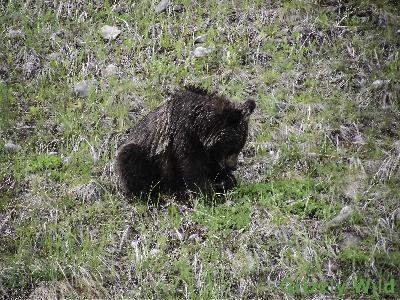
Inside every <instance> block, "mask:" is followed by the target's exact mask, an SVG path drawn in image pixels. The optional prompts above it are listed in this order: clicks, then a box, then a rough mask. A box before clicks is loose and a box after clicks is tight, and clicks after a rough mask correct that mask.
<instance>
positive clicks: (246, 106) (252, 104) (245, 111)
mask: <svg viewBox="0 0 400 300" xmlns="http://www.w3.org/2000/svg"><path fill="white" fill-rule="evenodd" d="M255 108H256V101H254V100H253V99H249V100H247V101H246V102H245V103H243V104H242V105H241V111H242V116H243V119H244V120H245V121H247V120H249V118H250V115H251V114H252V113H253V111H254V109H255Z"/></svg>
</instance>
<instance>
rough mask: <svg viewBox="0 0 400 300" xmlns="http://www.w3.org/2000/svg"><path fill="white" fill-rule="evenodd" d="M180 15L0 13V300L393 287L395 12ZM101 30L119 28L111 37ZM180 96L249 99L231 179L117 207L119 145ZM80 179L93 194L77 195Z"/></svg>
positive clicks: (144, 5) (208, 10)
mask: <svg viewBox="0 0 400 300" xmlns="http://www.w3.org/2000/svg"><path fill="white" fill-rule="evenodd" d="M181 3H182V4H183V5H184V7H185V10H184V11H183V12H181V13H177V12H164V13H162V14H158V15H157V14H155V13H154V6H155V5H156V3H153V2H151V1H136V2H134V3H133V2H132V3H131V2H118V4H114V2H113V1H105V2H104V3H98V4H97V3H92V2H88V1H86V2H83V3H81V4H80V5H79V6H78V5H75V4H71V3H67V2H62V1H61V2H58V3H57V4H52V3H49V2H46V3H44V2H42V1H36V2H35V3H31V2H27V3H26V2H23V1H9V2H4V3H1V4H0V38H1V41H2V42H1V43H0V115H1V118H0V298H17V297H22V298H24V297H28V296H29V295H31V296H32V297H33V296H36V297H37V298H46V297H48V298H56V297H61V298H62V297H65V298H74V299H75V298H82V299H83V298H133V299H139V298H140V299H146V298H166V299H176V298H189V299H227V298H263V299H278V298H284V297H288V298H295V297H299V298H302V297H305V298H307V297H309V298H311V295H304V293H303V294H302V293H301V292H299V291H297V292H298V293H297V294H290V293H289V294H288V293H287V291H285V289H282V288H281V286H282V280H283V279H284V278H291V279H293V280H298V281H301V280H308V281H310V282H311V281H312V282H324V281H326V280H330V281H331V282H335V283H339V282H342V283H343V282H345V283H350V281H349V280H350V279H349V278H353V277H354V276H358V277H362V278H370V279H371V280H375V281H378V280H379V279H380V278H382V279H383V280H390V278H395V279H396V282H398V280H399V275H400V270H399V267H398V266H399V252H398V249H399V247H400V236H399V231H400V227H399V226H400V213H399V209H400V208H399V202H400V199H399V197H400V196H399V189H398V186H400V176H399V170H400V169H399V166H400V148H399V142H398V140H399V120H400V116H399V114H400V105H399V103H400V102H399V101H398V99H399V86H400V76H399V74H400V72H399V67H400V66H399V59H398V49H399V48H400V43H399V33H398V31H399V28H400V27H399V26H400V25H399V24H400V17H399V7H398V6H397V5H396V4H395V3H394V2H391V1H373V0H368V1H351V2H348V3H343V2H339V1H297V0H294V1H278V2H275V1H273V2H272V3H271V4H268V3H267V2H265V1H222V2H221V1H215V0H212V1H207V2H206V3H201V2H193V1H189V0H184V1H181ZM117 6H120V7H122V9H121V10H119V9H117ZM103 25H113V26H117V27H118V28H119V29H120V30H122V33H121V35H120V36H119V37H118V38H117V39H116V40H115V41H110V42H106V41H103V40H102V38H101V35H100V28H101V27H102V26H103ZM199 35H207V38H206V41H205V42H204V44H201V46H204V47H207V48H208V47H209V48H210V49H211V52H210V53H209V54H208V55H207V56H205V57H202V58H196V57H194V56H193V50H194V49H195V47H197V46H198V45H195V44H194V38H195V37H197V36H199ZM111 63H112V64H114V65H116V66H117V67H118V70H119V72H118V74H116V75H113V76H110V77H107V76H105V75H104V70H105V68H106V67H107V65H108V64H111ZM82 80H90V81H91V82H92V85H91V88H90V91H89V96H88V97H87V98H78V97H77V96H75V95H74V92H73V88H74V86H75V85H76V84H77V83H79V82H80V81H82ZM377 80H381V81H382V82H383V83H382V84H381V85H380V86H374V84H373V82H374V81H377ZM187 84H195V85H199V86H202V87H205V88H208V89H211V90H212V89H218V90H219V91H221V93H223V94H225V95H227V96H229V97H231V98H232V99H233V100H234V101H243V100H244V99H246V98H248V97H250V96H251V97H254V98H255V99H256V101H257V111H256V113H255V114H254V115H253V118H252V121H251V124H250V136H249V140H248V144H247V145H246V147H245V149H244V156H243V161H242V164H241V167H240V169H239V170H238V172H237V175H238V178H239V182H240V185H239V186H238V187H237V188H236V189H235V190H234V191H232V192H230V193H229V194H227V195H225V197H216V199H211V200H210V199H204V198H203V197H201V196H198V197H194V198H193V199H191V202H192V203H191V205H187V204H184V203H183V202H182V201H180V199H177V198H173V197H171V196H168V195H162V196H161V197H163V199H161V200H163V201H160V203H158V204H150V203H146V202H143V201H142V202H141V201H139V200H137V199H132V200H130V201H128V200H127V199H125V198H123V197H122V196H121V195H120V194H119V193H118V191H116V190H115V188H114V182H113V180H114V177H113V173H112V162H113V159H114V157H115V152H116V149H117V147H118V145H119V144H120V143H121V141H123V140H124V138H125V136H126V132H127V130H128V129H129V128H130V127H132V126H133V125H134V124H135V123H136V122H137V121H138V119H139V118H140V117H142V116H143V115H144V114H146V113H147V112H148V111H150V110H152V109H154V108H155V107H157V106H158V105H159V104H160V103H161V102H162V101H164V99H165V97H166V96H167V95H168V94H169V92H171V91H173V90H176V89H178V88H180V87H182V86H183V85H187ZM8 142H13V143H15V144H17V145H19V146H21V149H20V150H19V151H18V152H16V153H9V152H7V151H5V149H4V145H5V144H6V143H8ZM89 182H95V185H96V186H97V188H98V190H99V191H101V192H100V193H99V195H98V196H94V197H91V196H90V195H84V194H79V193H77V192H76V189H77V188H78V187H79V186H81V185H86V184H88V183H89ZM214 200H215V201H214ZM348 205H350V206H351V207H352V208H353V210H354V213H353V215H352V216H351V217H350V218H348V219H347V220H346V221H345V222H343V223H342V224H340V225H339V226H336V227H333V228H332V227H329V226H327V224H328V222H329V221H330V220H332V219H333V218H334V217H335V216H336V215H337V214H338V213H339V212H340V210H341V209H342V207H344V206H348ZM349 235H350V236H355V237H356V239H355V242H354V243H351V244H350V245H346V243H345V241H347V239H348V236H349ZM326 294H327V295H330V294H332V295H333V296H334V297H336V296H337V294H336V293H335V292H326ZM335 295H336V296H335ZM344 296H346V297H356V296H357V295H356V294H354V291H353V292H351V291H348V292H347V294H345V295H344ZM369 296H371V297H376V298H379V295H375V296H373V295H369ZM369 296H368V297H369ZM381 296H382V295H381ZM390 296H391V297H393V298H399V297H400V290H399V289H396V290H395V294H393V295H390ZM337 297H338V298H340V297H339V296H337Z"/></svg>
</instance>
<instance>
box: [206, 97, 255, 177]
mask: <svg viewBox="0 0 400 300" xmlns="http://www.w3.org/2000/svg"><path fill="white" fill-rule="evenodd" d="M255 107H256V103H255V101H254V100H252V99H250V100H247V101H246V102H244V103H242V104H241V105H238V106H237V105H234V104H233V103H232V102H230V101H229V102H228V101H224V103H223V104H222V105H220V106H219V108H218V109H216V110H214V114H212V117H210V118H208V121H207V123H208V124H207V126H205V127H206V130H205V131H203V136H201V137H200V140H201V142H202V144H203V147H204V148H205V149H206V150H207V153H208V154H209V156H210V158H211V159H212V160H214V161H216V162H217V163H218V164H219V167H220V168H221V169H224V170H227V171H234V170H236V168H237V161H238V156H239V153H240V151H241V150H242V149H243V147H244V144H245V143H246V140H247V133H248V124H249V118H250V115H251V114H252V113H253V111H254V109H255Z"/></svg>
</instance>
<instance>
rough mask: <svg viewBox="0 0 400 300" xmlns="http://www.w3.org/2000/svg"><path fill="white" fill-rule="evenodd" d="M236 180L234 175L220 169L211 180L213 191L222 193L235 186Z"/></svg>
mask: <svg viewBox="0 0 400 300" xmlns="http://www.w3.org/2000/svg"><path fill="white" fill-rule="evenodd" d="M236 185H237V181H236V178H235V176H234V175H233V174H232V173H231V172H228V171H224V170H222V171H221V172H220V173H219V174H218V175H217V177H216V178H215V180H214V181H213V188H214V191H215V192H217V193H224V192H227V191H230V190H232V189H234V188H235V186H236Z"/></svg>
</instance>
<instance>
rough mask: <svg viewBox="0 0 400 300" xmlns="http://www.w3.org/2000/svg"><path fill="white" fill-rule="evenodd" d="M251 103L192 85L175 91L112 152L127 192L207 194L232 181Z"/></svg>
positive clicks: (226, 187) (225, 187)
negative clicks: (234, 99)
mask: <svg viewBox="0 0 400 300" xmlns="http://www.w3.org/2000/svg"><path fill="white" fill-rule="evenodd" d="M255 106H256V104H255V101H254V100H247V101H246V102H244V103H243V104H241V105H236V104H235V103H233V102H231V101H229V100H228V99H227V98H225V97H223V96H220V95H218V94H217V93H209V92H207V91H206V90H203V89H201V88H197V87H186V88H185V89H183V90H180V91H178V92H175V93H174V94H173V95H172V97H171V99H170V100H168V101H166V102H165V103H163V104H162V105H161V106H159V107H158V108H157V109H155V110H154V111H152V112H150V113H149V114H147V115H146V116H145V117H144V118H143V119H142V120H141V121H139V122H138V123H137V124H136V126H135V127H134V128H133V129H132V131H131V134H130V137H129V138H128V141H127V142H126V143H125V144H123V145H122V146H121V147H120V148H119V149H118V152H117V158H116V170H117V174H118V179H119V184H120V187H121V188H122V190H123V192H124V193H125V194H127V195H138V196H148V195H155V194H156V193H159V192H166V193H181V192H183V193H186V192H187V191H194V192H201V193H206V194H209V193H212V192H224V191H228V190H231V189H232V188H234V187H235V185H236V179H235V177H234V175H233V174H232V172H233V171H234V170H236V168H237V160H238V155H239V152H240V151H241V150H242V148H243V146H244V144H245V142H246V139H247V131H248V123H249V117H250V115H251V114H252V112H253V111H254V109H255Z"/></svg>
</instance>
